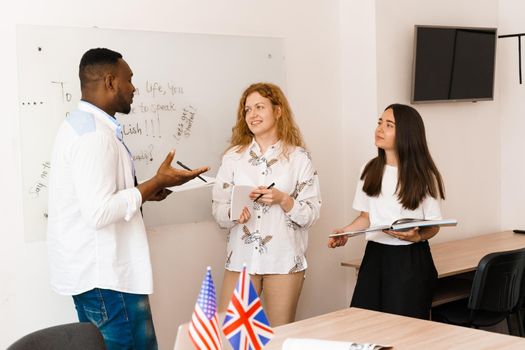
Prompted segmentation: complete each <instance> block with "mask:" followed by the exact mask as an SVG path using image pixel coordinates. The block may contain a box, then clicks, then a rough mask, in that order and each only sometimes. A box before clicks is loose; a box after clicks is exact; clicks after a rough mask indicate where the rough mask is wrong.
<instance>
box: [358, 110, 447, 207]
mask: <svg viewBox="0 0 525 350" xmlns="http://www.w3.org/2000/svg"><path fill="white" fill-rule="evenodd" d="M387 109H392V111H393V113H394V118H395V123H396V153H397V157H398V170H397V172H398V177H397V178H398V179H397V186H396V193H397V198H398V200H399V202H400V203H401V205H402V206H403V207H404V208H406V209H410V210H415V209H416V208H417V207H419V205H420V204H421V201H423V199H424V198H425V197H426V196H427V195H430V196H431V197H434V198H436V199H437V198H438V197H440V198H442V199H445V189H444V185H443V179H442V178H441V174H440V173H439V170H438V169H437V167H436V164H435V163H434V161H433V160H432V156H431V155H430V152H429V150H428V146H427V139H426V136H425V125H424V124H423V119H422V118H421V115H419V113H418V112H417V111H416V110H415V109H414V108H412V107H410V106H406V105H402V104H397V103H396V104H391V105H390V106H388V107H386V108H385V111H386V110H387ZM385 164H386V154H385V151H384V150H383V149H381V148H378V149H377V157H375V158H374V159H372V160H371V161H369V162H368V163H367V164H366V166H365V169H364V170H363V173H362V174H361V180H364V184H363V191H364V192H365V193H366V194H367V195H369V196H371V197H377V196H379V194H381V183H382V179H383V172H384V169H385Z"/></svg>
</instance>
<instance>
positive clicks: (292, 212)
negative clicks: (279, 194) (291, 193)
mask: <svg viewBox="0 0 525 350" xmlns="http://www.w3.org/2000/svg"><path fill="white" fill-rule="evenodd" d="M292 201H293V206H292V209H290V211H289V212H288V213H285V214H286V216H287V217H288V218H289V219H290V220H292V221H294V222H295V220H294V218H295V217H297V215H298V214H299V211H300V210H301V205H300V204H299V203H298V202H297V201H296V200H295V199H294V198H292Z"/></svg>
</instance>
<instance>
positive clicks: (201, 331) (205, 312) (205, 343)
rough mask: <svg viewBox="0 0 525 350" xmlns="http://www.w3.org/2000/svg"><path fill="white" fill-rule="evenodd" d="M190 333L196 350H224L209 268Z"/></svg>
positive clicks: (190, 326)
mask: <svg viewBox="0 0 525 350" xmlns="http://www.w3.org/2000/svg"><path fill="white" fill-rule="evenodd" d="M188 332H189V335H190V339H191V341H192V343H193V345H194V346H195V348H196V349H198V350H201V349H206V350H210V349H212V350H222V341H221V336H220V333H219V332H220V330H219V319H218V316H217V297H216V295H215V285H214V284H213V279H212V278H211V268H210V267H209V266H208V270H207V271H206V276H205V277H204V280H203V281H202V286H201V291H200V293H199V297H198V299H197V302H196V303H195V310H194V311H193V315H192V317H191V322H190V325H189V327H188Z"/></svg>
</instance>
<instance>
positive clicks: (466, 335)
mask: <svg viewBox="0 0 525 350" xmlns="http://www.w3.org/2000/svg"><path fill="white" fill-rule="evenodd" d="M274 331H275V337H274V338H273V339H272V340H271V341H270V343H269V344H268V346H266V347H265V348H264V349H265V350H280V349H281V347H282V343H283V342H284V340H285V339H286V338H316V339H325V340H336V341H353V342H358V343H376V344H382V345H392V346H393V347H394V350H401V349H425V350H434V349H436V350H444V349H461V350H465V349H498V350H499V349H520V350H523V349H525V338H519V337H514V336H510V335H504V334H498V333H491V332H487V331H481V330H477V329H473V328H465V327H458V326H452V325H447V324H444V323H437V322H431V321H425V320H419V319H415V318H410V317H403V316H398V315H392V314H386V313H381V312H376V311H370V310H364V309H358V308H349V309H344V310H339V311H335V312H331V313H328V314H325V315H321V316H317V317H313V318H309V319H306V320H302V321H299V322H294V323H290V324H287V325H284V326H280V327H276V328H274Z"/></svg>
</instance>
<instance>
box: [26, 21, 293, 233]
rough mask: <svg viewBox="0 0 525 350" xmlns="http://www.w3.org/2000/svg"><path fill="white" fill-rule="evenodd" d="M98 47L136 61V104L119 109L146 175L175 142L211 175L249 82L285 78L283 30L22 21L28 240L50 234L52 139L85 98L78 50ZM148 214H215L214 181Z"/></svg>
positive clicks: (148, 207) (169, 220) (154, 222)
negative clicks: (193, 30) (223, 31)
mask: <svg viewBox="0 0 525 350" xmlns="http://www.w3.org/2000/svg"><path fill="white" fill-rule="evenodd" d="M94 47H107V48H109V49H112V50H115V51H118V52H120V53H121V54H122V55H123V58H124V59H125V60H126V62H127V63H128V64H129V66H130V67H131V69H132V70H133V73H134V75H133V83H134V85H135V87H136V89H137V91H136V92H135V97H134V100H133V105H132V111H131V113H130V114H128V115H119V114H117V116H116V117H117V119H118V120H119V121H120V122H121V123H122V124H123V131H124V142H125V143H126V145H127V146H128V147H129V148H130V150H131V153H132V155H133V158H134V160H135V167H136V172H137V178H138V179H139V181H141V180H142V181H143V180H146V179H148V178H150V177H151V176H153V175H154V174H155V172H156V170H157V168H158V166H159V165H160V163H161V162H162V161H163V160H164V158H165V156H166V154H167V153H168V152H169V150H170V149H172V148H176V151H177V153H176V155H175V160H180V161H181V162H182V163H183V164H185V165H187V166H189V167H192V168H196V167H200V166H205V165H207V166H210V167H211V168H212V169H211V171H209V172H208V173H206V175H208V176H213V177H214V176H215V175H216V173H217V170H218V167H219V165H220V160H221V156H222V154H223V152H224V150H225V148H226V147H227V146H228V140H229V137H230V136H231V128H232V127H233V125H234V123H235V118H236V112H237V104H238V102H239V98H240V96H241V94H242V92H243V90H244V89H245V88H246V87H247V86H248V85H249V84H251V83H254V82H258V81H267V82H272V83H275V84H277V85H280V86H281V87H282V88H284V83H285V70H284V54H283V44H282V39H280V38H263V37H241V36H224V35H205V34H183V33H166V32H148V31H131V30H109V29H99V28H68V27H53V26H32V25H19V26H17V59H18V82H19V83H18V88H19V116H20V147H21V162H22V175H23V179H22V184H23V196H24V198H23V205H24V224H25V229H24V232H25V239H26V241H34V240H43V239H45V232H46V225H47V191H48V188H47V185H48V177H49V172H50V170H51V169H52V167H53V165H52V164H50V156H51V149H52V146H53V141H54V138H55V134H56V131H57V129H58V126H59V125H60V122H61V121H62V120H63V119H64V117H66V116H67V114H68V113H69V112H70V111H72V110H74V109H75V108H76V107H77V104H78V101H79V99H80V83H79V79H78V64H79V62H80V58H81V56H82V54H83V53H84V52H85V51H87V50H88V49H90V48H94ZM173 164H175V163H173ZM143 214H144V221H145V224H146V226H149V227H152V226H159V225H167V224H175V223H189V222H199V221H203V220H209V219H211V217H212V216H211V190H210V188H209V187H208V188H201V189H197V190H191V191H185V192H179V193H174V194H172V195H171V196H170V197H168V198H167V199H166V200H164V201H163V202H158V203H156V202H147V203H145V204H144V206H143Z"/></svg>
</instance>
